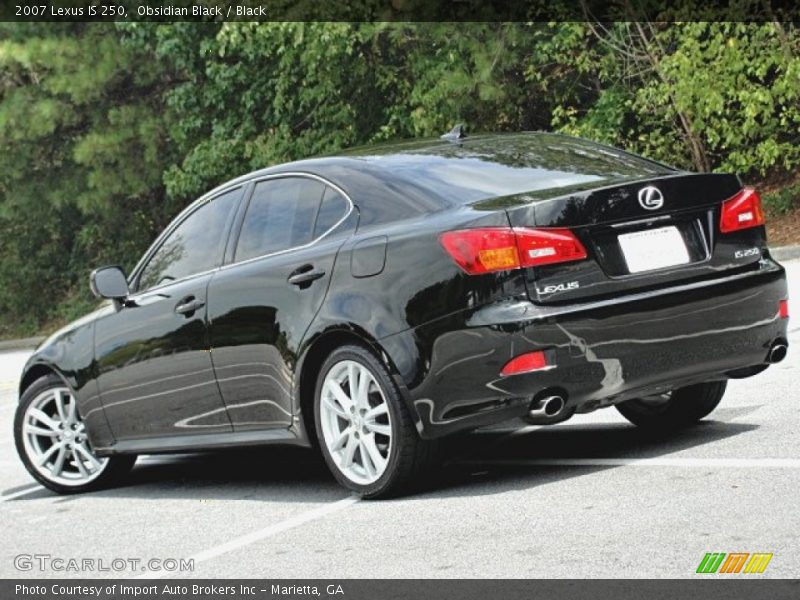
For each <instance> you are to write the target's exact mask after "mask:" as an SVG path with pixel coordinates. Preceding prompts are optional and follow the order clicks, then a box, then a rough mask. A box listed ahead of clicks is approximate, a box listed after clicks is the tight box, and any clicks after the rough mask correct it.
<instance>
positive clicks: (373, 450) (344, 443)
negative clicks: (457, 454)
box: [314, 345, 437, 498]
mask: <svg viewBox="0 0 800 600" xmlns="http://www.w3.org/2000/svg"><path fill="white" fill-rule="evenodd" d="M314 419H315V425H316V432H317V438H318V440H319V445H320V449H321V450H322V455H323V457H324V458H325V462H326V464H327V465H328V468H329V469H330V471H331V473H333V476H334V477H335V478H336V480H337V481H338V482H339V483H340V484H341V485H343V486H344V487H346V488H348V489H350V490H353V491H354V492H357V493H358V494H360V495H361V496H363V497H364V498H386V497H389V496H395V495H398V494H400V493H403V492H407V491H409V490H410V489H412V488H413V487H414V486H415V485H418V484H420V483H421V482H422V481H423V480H424V476H425V474H426V473H427V472H429V470H430V469H431V468H432V466H433V465H434V463H435V460H436V449H437V444H436V442H435V441H430V440H423V439H422V438H420V436H419V434H418V433H417V430H416V427H415V425H414V420H413V419H412V418H411V414H410V412H409V410H408V408H407V407H406V405H405V403H404V402H403V399H402V398H401V396H400V392H399V390H398V389H397V386H396V385H395V383H394V381H393V380H392V378H391V376H390V375H389V372H388V371H387V369H386V367H385V366H384V365H383V364H382V363H381V362H380V361H379V360H378V359H377V358H376V357H375V356H374V355H373V354H372V353H371V352H370V351H369V350H367V349H366V348H364V347H362V346H356V345H347V346H343V347H341V348H339V349H337V350H335V351H334V352H332V353H331V355H330V356H329V357H328V358H327V359H326V360H325V362H324V363H323V364H322V368H321V369H320V372H319V375H318V377H317V385H316V390H315V393H314Z"/></svg>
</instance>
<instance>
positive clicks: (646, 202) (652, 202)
mask: <svg viewBox="0 0 800 600" xmlns="http://www.w3.org/2000/svg"><path fill="white" fill-rule="evenodd" d="M639 204H641V205H642V208H645V209H647V210H658V209H659V208H661V207H662V206H664V194H662V193H661V190H660V189H658V188H657V187H655V186H652V185H648V186H647V187H643V188H642V189H640V190H639Z"/></svg>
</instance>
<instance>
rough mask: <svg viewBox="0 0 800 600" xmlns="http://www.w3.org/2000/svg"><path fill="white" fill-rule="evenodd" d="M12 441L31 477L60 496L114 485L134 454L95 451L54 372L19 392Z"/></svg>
mask: <svg viewBox="0 0 800 600" xmlns="http://www.w3.org/2000/svg"><path fill="white" fill-rule="evenodd" d="M14 442H15V444H16V447H17V453H18V454H19V457H20V458H21V459H22V463H23V464H24V465H25V468H26V469H27V470H28V472H29V473H30V474H31V475H32V476H33V477H34V479H36V481H38V482H39V483H41V484H42V485H43V486H44V487H46V488H48V489H50V490H53V491H54V492H58V493H59V494H75V493H78V492H87V491H91V490H97V489H101V488H104V487H108V486H110V485H113V484H114V483H116V482H117V481H119V479H120V478H121V477H123V476H124V475H125V474H127V473H128V471H130V469H131V467H133V464H134V463H135V462H136V456H133V455H118V456H109V457H98V456H96V455H95V453H94V451H93V450H92V446H91V443H90V442H89V438H88V434H87V432H86V429H85V426H84V423H83V419H81V416H80V415H79V414H78V410H77V404H76V401H75V396H74V394H73V392H72V390H70V389H69V388H68V387H67V386H66V385H65V384H64V382H63V381H62V380H61V379H60V378H59V377H57V376H56V375H47V376H45V377H41V378H39V379H37V380H36V381H35V382H34V383H33V384H32V385H31V386H30V387H29V388H28V389H26V390H25V392H24V393H23V394H22V397H21V398H20V401H19V405H18V406H17V412H16V415H15V417H14Z"/></svg>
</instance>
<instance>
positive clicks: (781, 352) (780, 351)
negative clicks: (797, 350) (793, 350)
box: [767, 342, 788, 365]
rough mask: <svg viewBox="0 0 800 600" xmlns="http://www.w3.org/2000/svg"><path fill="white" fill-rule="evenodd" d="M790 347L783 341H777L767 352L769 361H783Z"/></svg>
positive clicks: (770, 362)
mask: <svg viewBox="0 0 800 600" xmlns="http://www.w3.org/2000/svg"><path fill="white" fill-rule="evenodd" d="M787 350H788V347H787V346H786V344H784V343H783V342H775V343H774V344H773V345H772V348H770V349H769V353H768V354H767V362H768V363H769V364H771V365H774V364H775V363H779V362H781V361H782V360H783V359H784V358H786V352H787Z"/></svg>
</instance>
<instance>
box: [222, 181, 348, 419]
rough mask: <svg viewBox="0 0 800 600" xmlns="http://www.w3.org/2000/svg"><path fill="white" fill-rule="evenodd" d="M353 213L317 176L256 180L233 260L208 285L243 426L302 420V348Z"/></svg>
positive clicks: (230, 392)
mask: <svg viewBox="0 0 800 600" xmlns="http://www.w3.org/2000/svg"><path fill="white" fill-rule="evenodd" d="M352 213H353V207H352V204H351V203H350V200H349V199H348V198H347V197H346V196H345V195H344V193H343V192H342V191H341V190H339V189H336V188H334V187H332V186H331V185H329V184H327V183H326V182H324V181H322V180H320V179H318V178H316V177H313V176H310V175H309V176H306V175H302V176H301V175H291V176H277V177H271V178H268V179H264V180H261V181H258V182H256V184H255V187H254V189H253V192H252V196H251V198H250V200H249V203H248V205H247V209H246V212H245V213H244V219H243V222H242V223H241V228H240V233H239V234H238V239H237V241H236V243H235V246H234V249H233V251H232V256H231V263H230V264H229V265H226V266H225V267H223V268H222V269H221V270H220V271H219V272H217V273H216V274H215V275H214V277H213V278H212V280H211V283H210V285H209V290H208V310H209V313H208V319H209V333H210V339H211V346H212V360H213V363H214V369H215V372H216V375H217V381H218V382H219V388H220V390H221V392H222V396H223V399H224V401H225V404H226V406H227V409H228V414H229V415H230V418H231V421H232V422H233V426H234V429H236V430H248V429H265V428H286V427H288V426H289V425H290V424H291V423H292V415H293V406H292V390H291V388H292V373H293V369H294V363H295V359H296V356H297V349H298V346H299V344H300V342H301V340H302V338H303V335H304V334H305V332H306V330H307V329H308V327H309V325H310V324H311V321H312V319H313V318H314V316H315V315H316V313H317V311H318V310H319V308H320V306H321V305H322V301H323V300H324V298H325V294H326V292H327V289H328V284H329V281H330V275H331V273H332V271H333V264H334V260H335V258H336V254H337V252H338V250H339V247H340V246H341V245H342V243H343V242H344V240H345V239H346V237H347V235H348V233H349V232H352V230H353V225H354V220H353V219H351V218H348V217H350V216H351V214H352ZM353 216H354V215H353Z"/></svg>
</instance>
